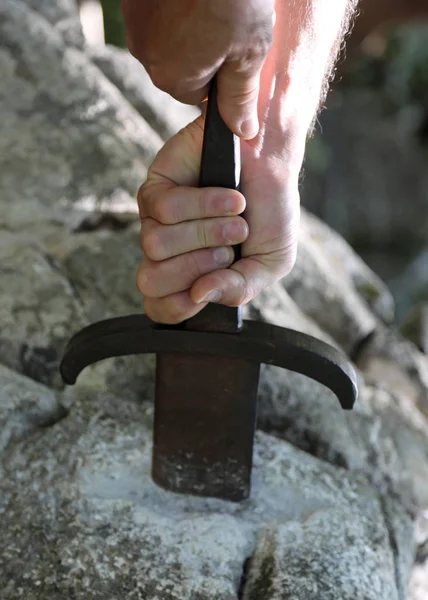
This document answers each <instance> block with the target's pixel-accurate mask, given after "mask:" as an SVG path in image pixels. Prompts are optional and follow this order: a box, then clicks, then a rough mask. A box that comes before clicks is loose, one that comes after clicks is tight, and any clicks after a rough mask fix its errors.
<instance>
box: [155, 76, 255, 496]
mask: <svg viewBox="0 0 428 600" xmlns="http://www.w3.org/2000/svg"><path fill="white" fill-rule="evenodd" d="M216 96H217V89H216V83H215V80H214V82H213V84H212V85H211V89H210V93H209V98H208V106H207V113H206V118H205V129H204V140H203V147H202V157H201V168H200V176H199V186H200V187H212V186H215V187H224V188H229V189H238V188H239V177H240V171H241V164H240V151H239V150H240V146H239V140H238V139H237V138H236V136H234V135H233V133H232V132H231V131H230V130H229V129H228V127H226V125H225V123H224V122H223V120H222V118H221V117H220V114H219V112H218V107H217V99H216ZM239 256H240V248H239V246H235V260H237V259H238V258H239ZM241 311H242V309H241V308H240V307H239V308H236V307H233V308H231V307H227V306H222V305H221V304H210V305H208V306H207V307H206V308H205V309H204V310H202V311H201V312H200V313H199V314H197V315H195V316H194V317H193V318H191V319H189V320H187V321H186V322H185V323H184V324H183V325H182V326H181V328H185V329H186V330H188V331H205V332H215V333H223V334H232V333H233V334H238V335H239V331H240V329H241V327H242V314H241ZM165 350H166V352H165V353H158V355H157V363H156V388H155V390H156V391H155V424H154V436H153V461H152V477H153V480H154V481H155V482H156V483H157V484H158V485H160V486H162V487H164V488H166V489H168V490H172V491H174V492H184V493H189V492H191V493H192V494H197V495H201V496H219V497H222V498H225V499H228V500H242V499H244V498H246V497H248V495H249V493H250V486H251V469H252V457H253V439H254V430H255V423H256V407H257V388H258V383H259V370H260V365H259V364H258V363H255V362H251V361H246V360H243V359H241V358H235V359H234V360H230V359H229V358H226V357H225V356H224V355H223V354H222V353H219V354H218V355H212V354H211V355H209V354H203V353H197V354H193V355H183V354H177V353H171V352H168V350H167V348H165Z"/></svg>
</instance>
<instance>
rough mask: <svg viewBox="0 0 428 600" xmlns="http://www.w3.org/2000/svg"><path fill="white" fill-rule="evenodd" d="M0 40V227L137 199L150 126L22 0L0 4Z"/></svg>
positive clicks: (152, 149)
mask: <svg viewBox="0 0 428 600" xmlns="http://www.w3.org/2000/svg"><path fill="white" fill-rule="evenodd" d="M0 39H1V46H0V72H1V76H2V86H1V92H0V109H1V114H0V118H1V122H2V135H1V138H0V171H1V173H2V177H1V180H0V206H1V207H3V208H2V209H1V216H0V230H3V229H8V230H10V229H14V230H21V229H22V227H24V226H26V227H29V228H30V226H31V225H32V224H34V223H35V222H40V221H42V220H44V221H49V219H54V218H59V217H58V214H57V213H58V211H59V212H61V209H62V212H64V211H65V212H67V210H66V209H67V207H69V206H70V205H72V204H73V203H76V202H79V203H80V208H81V209H83V210H84V209H86V210H88V209H89V210H90V209H91V207H93V205H94V204H96V203H100V202H104V204H112V203H114V202H116V201H118V200H121V201H122V203H123V202H126V201H127V202H128V204H132V205H133V204H135V193H136V190H137V188H138V186H139V185H140V184H141V183H142V181H143V180H144V177H145V174H146V170H147V166H148V165H149V164H150V162H151V161H152V159H153V158H154V156H155V154H156V152H157V150H158V149H159V148H160V146H161V138H160V137H159V136H158V134H157V133H155V132H154V130H153V129H152V128H151V127H150V126H149V125H147V124H146V123H145V121H144V120H143V119H142V118H141V117H140V115H138V113H137V112H136V111H135V109H133V108H132V107H131V105H130V104H129V103H128V102H126V100H125V99H124V98H123V96H122V95H121V94H120V92H119V90H118V89H117V88H116V87H115V86H114V85H113V84H112V83H111V82H110V81H108V80H107V79H106V78H105V77H103V75H102V74H101V73H100V71H99V70H98V69H97V68H96V67H95V66H94V65H93V63H92V62H91V61H90V60H89V58H88V57H87V56H86V55H85V54H84V53H83V52H80V51H79V50H77V49H75V48H72V47H70V46H67V45H66V44H65V42H64V40H63V38H62V37H61V35H60V34H59V33H58V31H56V30H55V29H54V27H53V26H52V25H51V24H50V23H49V22H48V21H47V20H45V19H44V18H43V17H42V16H41V15H40V14H39V13H38V12H36V11H32V10H30V9H29V8H28V7H27V6H26V4H25V3H24V2H22V1H21V0H3V2H2V3H1V5H0ZM54 206H56V209H54V208H53V207H54ZM4 207H7V212H6V210H5V208H4ZM69 210H71V208H70V209H69ZM6 214H7V220H6ZM63 218H65V217H64V216H63Z"/></svg>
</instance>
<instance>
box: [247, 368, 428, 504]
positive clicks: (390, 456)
mask: <svg viewBox="0 0 428 600" xmlns="http://www.w3.org/2000/svg"><path fill="white" fill-rule="evenodd" d="M359 389H360V397H359V400H358V404H357V406H356V407H355V409H354V410H353V411H352V412H346V411H342V410H341V409H340V406H339V403H338V401H337V399H336V397H335V396H334V395H333V394H332V392H330V391H328V390H326V389H325V388H324V387H322V386H320V385H318V384H316V383H314V382H313V381H311V380H310V379H308V378H306V377H304V376H302V375H298V374H296V373H290V372H286V371H282V370H280V369H278V368H276V367H271V366H265V367H264V368H263V369H262V372H261V381H260V386H259V408H258V427H259V428H261V429H263V430H265V431H267V432H269V433H272V434H275V435H276V436H277V437H279V438H281V439H285V440H287V441H288V442H290V443H292V444H293V445H295V446H297V447H298V448H301V449H302V450H304V451H305V452H308V453H310V454H312V455H315V456H317V457H319V458H320V459H322V460H325V461H328V462H330V463H332V464H335V465H338V466H340V467H345V468H346V469H349V470H352V471H356V472H361V473H364V474H365V475H366V476H367V477H368V479H369V480H370V481H372V482H373V484H374V485H375V486H376V488H377V489H379V490H382V491H383V493H384V494H385V495H386V494H387V493H391V494H394V495H397V496H399V497H400V498H401V499H402V501H403V502H404V503H405V504H406V505H407V506H408V507H409V508H411V507H412V506H415V505H418V506H426V505H427V503H428V426H427V421H426V418H425V416H424V415H423V414H422V413H421V412H419V411H418V409H417V408H416V407H415V405H414V404H413V401H412V399H411V398H410V397H407V396H396V395H393V394H391V393H389V392H387V391H386V390H382V389H377V388H374V387H370V386H366V385H365V384H364V381H363V380H362V379H360V382H359Z"/></svg>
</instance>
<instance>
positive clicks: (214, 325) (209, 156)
mask: <svg viewBox="0 0 428 600" xmlns="http://www.w3.org/2000/svg"><path fill="white" fill-rule="evenodd" d="M240 172H241V153H240V140H239V138H238V137H237V136H236V135H235V134H234V133H232V131H231V130H230V129H229V127H228V126H227V125H226V124H225V122H224V121H223V119H222V117H221V115H220V113H219V110H218V105H217V82H216V78H214V79H213V81H212V83H211V86H210V91H209V95H208V106H207V112H206V117H205V128H204V140H203V145H202V157H201V168H200V174H199V187H224V188H228V189H234V190H238V189H239V180H240ZM233 248H234V251H235V261H237V260H239V259H240V257H241V248H240V245H236V246H234V247H233ZM182 325H183V326H184V327H185V329H191V330H194V331H215V332H218V333H236V332H237V331H239V330H240V329H241V327H242V308H241V307H229V306H223V305H221V304H208V305H207V306H206V307H205V308H204V309H203V310H202V311H201V312H200V313H198V314H197V315H195V316H194V317H192V318H191V319H188V320H187V321H185V322H184V323H183V324H182Z"/></svg>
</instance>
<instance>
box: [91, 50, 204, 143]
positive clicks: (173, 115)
mask: <svg viewBox="0 0 428 600" xmlns="http://www.w3.org/2000/svg"><path fill="white" fill-rule="evenodd" d="M88 54H89V56H90V58H91V59H92V61H93V62H94V63H95V64H96V65H97V66H98V67H99V68H100V69H101V71H103V73H104V75H105V76H106V77H108V79H110V81H112V82H113V83H114V84H115V85H116V86H117V87H118V88H119V89H120V91H121V92H122V93H123V95H124V96H125V98H126V99H127V100H128V101H129V102H130V103H131V104H132V106H133V107H134V108H135V109H136V110H138V112H139V113H140V114H141V115H142V116H143V117H144V119H145V120H146V121H147V122H148V123H150V125H151V126H152V127H153V128H154V129H155V130H156V131H157V132H158V133H159V134H160V135H161V136H162V138H163V139H165V140H166V139H168V138H170V137H171V136H172V135H174V134H175V133H177V131H179V130H180V129H181V128H182V127H185V126H186V125H188V123H190V122H191V121H193V120H194V119H196V117H197V116H198V115H199V114H200V110H199V109H198V108H196V107H194V106H188V105H185V104H181V103H180V102H177V100H174V98H172V97H171V96H170V95H169V94H166V93H165V92H162V91H161V90H159V89H158V88H156V87H155V86H154V85H153V83H152V81H151V79H150V77H149V75H148V73H147V71H146V70H145V69H144V67H143V66H142V65H141V64H140V63H139V62H138V61H137V60H136V59H135V58H134V57H133V56H132V55H131V54H130V53H129V52H127V51H125V50H122V49H120V48H115V47H114V46H109V45H106V46H99V47H94V46H92V47H91V48H89V49H88Z"/></svg>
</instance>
